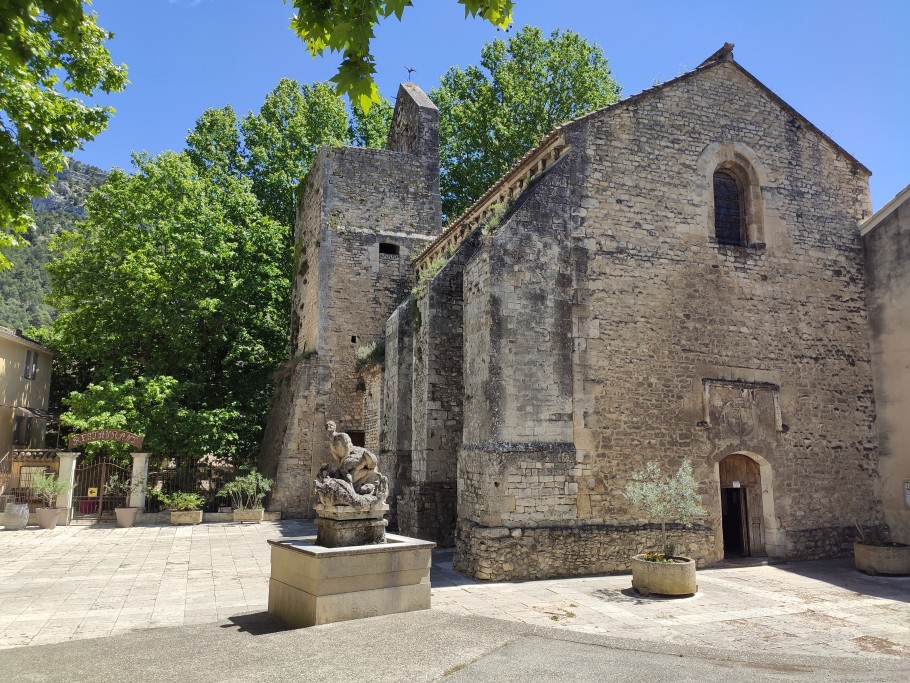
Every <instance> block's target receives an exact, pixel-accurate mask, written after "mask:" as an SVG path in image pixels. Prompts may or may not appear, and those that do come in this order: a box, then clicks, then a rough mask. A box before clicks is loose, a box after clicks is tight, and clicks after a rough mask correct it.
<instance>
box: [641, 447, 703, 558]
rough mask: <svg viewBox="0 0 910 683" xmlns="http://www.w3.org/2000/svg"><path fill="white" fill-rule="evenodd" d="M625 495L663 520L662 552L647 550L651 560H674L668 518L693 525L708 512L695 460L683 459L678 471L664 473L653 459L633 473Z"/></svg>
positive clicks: (656, 519) (655, 517) (644, 510)
mask: <svg viewBox="0 0 910 683" xmlns="http://www.w3.org/2000/svg"><path fill="white" fill-rule="evenodd" d="M632 479H633V481H632V482H631V483H629V484H628V485H626V488H625V496H626V498H628V499H629V500H630V501H631V503H632V504H633V505H634V506H635V507H637V508H639V509H640V510H641V511H643V512H645V513H646V514H647V515H648V517H650V518H651V519H652V520H654V521H659V522H660V531H661V538H662V546H663V552H660V553H647V554H646V555H645V559H647V560H649V561H652V562H672V561H673V556H674V555H675V554H676V548H675V546H674V545H673V544H671V543H669V541H668V540H667V522H671V523H672V522H678V523H680V524H683V525H685V526H691V524H692V520H693V519H694V518H696V517H700V516H702V515H705V514H707V513H706V512H705V510H704V508H703V507H702V506H701V500H700V496H699V495H698V483H697V482H696V481H695V478H694V477H693V476H692V464H691V463H690V462H689V460H688V459H686V460H684V461H683V464H682V465H680V467H679V470H677V472H676V474H673V475H670V476H667V477H665V476H664V475H663V473H662V472H661V469H660V465H658V464H657V463H656V462H654V461H653V460H652V461H650V462H648V463H647V464H646V465H645V467H644V468H643V469H641V470H638V471H637V472H635V473H633V474H632Z"/></svg>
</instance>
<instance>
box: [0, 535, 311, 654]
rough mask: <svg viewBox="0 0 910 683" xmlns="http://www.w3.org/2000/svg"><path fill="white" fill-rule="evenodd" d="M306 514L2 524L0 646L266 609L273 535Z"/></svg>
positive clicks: (215, 618)
mask: <svg viewBox="0 0 910 683" xmlns="http://www.w3.org/2000/svg"><path fill="white" fill-rule="evenodd" d="M313 528H314V527H313V525H312V523H311V522H307V521H303V520H300V521H297V520H286V521H281V522H263V523H261V524H234V523H225V524H203V525H199V526H137V527H133V528H130V529H118V528H116V527H114V526H69V527H58V528H56V529H53V530H41V529H37V528H31V527H29V528H27V529H25V530H21V531H0V648H10V647H18V646H22V645H40V644H47V643H55V642H61V641H65V640H73V639H82V638H99V637H104V636H110V635H115V634H118V633H123V632H126V631H133V630H140V629H148V628H157V627H165V626H168V627H169V626H186V625H193V624H202V623H211V622H215V621H218V620H220V619H227V618H228V617H230V616H233V615H235V614H238V613H244V612H255V611H261V610H262V609H264V606H265V605H266V604H267V601H268V577H269V562H270V554H269V545H268V543H266V541H267V540H269V539H274V538H281V537H287V536H292V537H293V536H301V535H304V534H307V533H312V532H313Z"/></svg>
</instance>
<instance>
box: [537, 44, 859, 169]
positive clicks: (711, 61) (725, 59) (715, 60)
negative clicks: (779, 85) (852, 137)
mask: <svg viewBox="0 0 910 683" xmlns="http://www.w3.org/2000/svg"><path fill="white" fill-rule="evenodd" d="M733 47H734V46H733V43H724V45H723V47H721V48H720V49H719V50H717V51H716V52H714V53H713V54H712V55H711V56H710V57H708V58H707V59H706V60H705V61H703V62H702V63H701V64H699V65H698V66H697V67H695V68H694V69H692V71H687V72H686V73H684V74H682V75H681V76H677V77H676V78H673V79H671V80H669V81H666V82H665V83H661V84H659V85H655V86H653V87H651V88H647V89H645V90H642V91H641V92H640V93H637V94H635V95H632V96H631V97H627V98H626V99H624V100H621V101H620V102H616V103H615V104H611V105H609V106H606V107H604V108H602V109H597V110H595V111H592V112H590V113H588V114H585V115H584V116H580V117H579V118H577V119H575V120H574V121H568V122H566V123H564V124H562V125H561V126H557V128H556V129H555V130H560V129H561V128H565V127H566V126H570V125H571V124H573V123H575V122H576V121H583V120H585V119H588V118H592V117H594V116H597V115H598V114H601V113H605V112H611V111H619V110H621V109H623V108H625V107H628V106H630V105H632V104H637V103H638V102H641V101H642V100H644V99H645V98H647V97H651V96H652V95H654V94H656V93H659V92H661V91H663V90H667V89H669V88H670V87H672V86H674V85H677V84H678V83H682V82H684V81H687V80H689V79H691V78H694V77H695V76H696V75H698V74H700V73H702V72H704V71H708V70H709V69H713V68H714V67H716V66H719V65H721V64H724V63H729V64H731V65H733V66H734V67H736V69H737V70H738V71H739V72H740V73H741V74H743V75H744V76H745V77H746V78H748V79H749V80H750V81H752V83H754V84H755V85H756V86H757V87H758V88H759V90H761V91H762V92H764V93H765V94H766V95H767V96H768V97H769V98H771V100H772V101H773V102H774V103H775V104H777V105H778V106H779V107H780V108H781V109H783V110H784V111H786V112H787V113H788V114H790V115H791V116H793V117H795V118H797V119H799V121H800V123H802V124H804V125H805V126H806V127H807V128H809V130H811V131H813V132H814V133H816V134H817V135H818V136H820V137H821V138H822V139H824V140H825V141H826V142H827V143H828V144H830V145H831V146H832V147H833V148H834V149H835V150H837V152H838V153H839V154H841V155H843V156H845V157H846V158H847V160H848V161H849V162H850V163H852V164H855V165H856V166H857V167H859V168H860V169H862V170H863V171H865V172H866V173H867V174H869V175H872V171H870V170H869V169H868V168H866V167H865V166H864V165H863V164H862V163H861V162H860V161H859V160H857V158H856V157H854V156H853V155H852V154H850V152H848V151H847V150H845V149H844V148H843V147H841V146H840V145H839V144H837V143H836V142H835V141H834V140H832V139H831V138H830V137H829V136H828V135H827V134H825V132H824V131H822V130H821V129H820V128H818V126H816V125H815V124H814V123H812V122H811V121H810V120H809V119H807V118H806V117H805V116H803V115H802V114H800V113H799V112H798V111H796V109H794V108H793V107H791V106H790V105H789V104H787V103H786V102H785V101H784V100H783V99H781V97H780V96H779V95H778V94H777V93H775V92H774V91H773V90H771V88H769V87H768V86H766V85H765V84H764V83H762V82H761V81H760V80H758V79H757V78H756V77H755V76H753V75H752V74H751V73H749V72H748V71H747V70H746V69H744V68H743V67H742V65H740V63H739V62H737V61H736V60H735V59H733ZM551 135H552V133H551ZM547 137H549V136H547Z"/></svg>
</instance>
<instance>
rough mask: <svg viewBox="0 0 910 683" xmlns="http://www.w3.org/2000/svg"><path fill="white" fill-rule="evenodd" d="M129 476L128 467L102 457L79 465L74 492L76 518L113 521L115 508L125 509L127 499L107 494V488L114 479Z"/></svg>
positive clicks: (74, 516)
mask: <svg viewBox="0 0 910 683" xmlns="http://www.w3.org/2000/svg"><path fill="white" fill-rule="evenodd" d="M130 475H131V471H130V468H129V467H125V466H123V465H120V464H118V463H116V462H113V461H110V460H107V459H103V458H102V459H93V460H89V461H83V462H81V463H79V464H78V465H77V466H76V486H75V488H74V489H73V519H92V518H94V519H96V520H97V521H99V522H100V521H101V520H102V519H105V518H107V519H113V518H114V508H116V507H126V505H127V500H126V497H125V496H123V495H113V494H112V495H108V494H107V493H105V491H104V485H105V484H106V483H107V482H108V481H110V479H111V478H112V477H117V478H118V479H120V480H121V481H126V480H127V479H129V478H130Z"/></svg>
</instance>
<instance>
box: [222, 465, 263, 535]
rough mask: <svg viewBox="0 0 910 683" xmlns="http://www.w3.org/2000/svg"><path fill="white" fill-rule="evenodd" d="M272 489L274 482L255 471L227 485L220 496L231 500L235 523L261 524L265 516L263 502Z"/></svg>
mask: <svg viewBox="0 0 910 683" xmlns="http://www.w3.org/2000/svg"><path fill="white" fill-rule="evenodd" d="M271 489H272V480H271V479H266V478H265V477H263V476H262V475H261V474H260V473H259V472H257V471H256V470H255V469H253V470H250V472H248V473H247V474H244V475H243V476H240V477H237V478H236V479H234V481H232V482H228V483H227V484H225V485H224V486H223V487H222V488H221V490H220V491H219V492H218V495H219V496H224V497H226V498H230V500H231V506H232V507H233V508H234V521H235V522H261V521H262V518H263V515H264V514H265V510H264V509H263V507H262V501H263V499H264V498H265V494H266V493H268V492H269V491H270V490H271Z"/></svg>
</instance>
